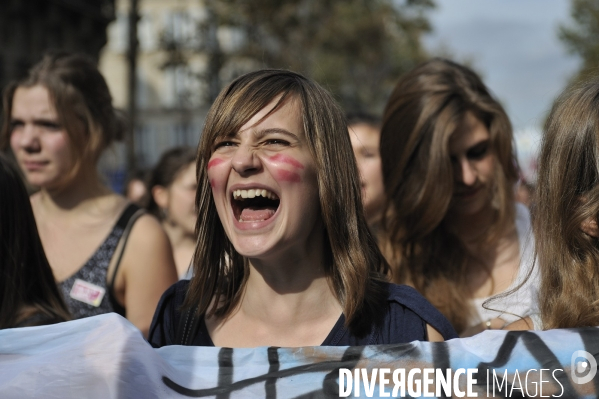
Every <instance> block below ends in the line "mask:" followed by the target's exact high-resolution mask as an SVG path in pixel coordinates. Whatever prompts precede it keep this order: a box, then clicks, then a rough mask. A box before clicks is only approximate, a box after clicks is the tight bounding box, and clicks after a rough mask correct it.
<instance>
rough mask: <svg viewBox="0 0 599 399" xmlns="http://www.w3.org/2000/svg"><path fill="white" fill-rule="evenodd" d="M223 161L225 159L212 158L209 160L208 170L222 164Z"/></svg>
mask: <svg viewBox="0 0 599 399" xmlns="http://www.w3.org/2000/svg"><path fill="white" fill-rule="evenodd" d="M223 162H225V161H224V160H223V159H220V158H214V159H213V160H211V161H210V162H208V170H210V168H211V167H213V166H216V165H219V164H221V163H223Z"/></svg>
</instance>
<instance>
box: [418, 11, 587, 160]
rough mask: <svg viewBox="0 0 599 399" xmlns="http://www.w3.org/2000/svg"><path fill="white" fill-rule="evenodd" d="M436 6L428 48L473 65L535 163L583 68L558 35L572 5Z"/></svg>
mask: <svg viewBox="0 0 599 399" xmlns="http://www.w3.org/2000/svg"><path fill="white" fill-rule="evenodd" d="M436 3H437V8H436V9H435V10H433V11H432V12H430V13H429V20H430V22H431V24H432V26H433V29H434V32H433V33H432V34H431V35H428V36H427V37H426V39H425V43H426V46H427V48H428V49H429V50H431V51H433V52H434V51H435V50H436V49H439V48H443V47H444V48H447V49H448V50H449V52H450V54H452V55H453V56H454V59H455V60H457V61H463V60H468V61H469V62H470V63H471V65H472V66H473V67H474V68H475V69H476V70H477V71H478V72H479V73H480V74H481V75H482V76H483V79H484V81H485V83H486V84H487V86H488V87H489V88H490V89H491V90H492V91H493V92H494V93H495V95H496V96H497V97H498V98H499V100H500V101H501V102H502V104H503V105H504V107H505V108H506V111H507V112H508V114H509V116H510V119H511V121H512V124H513V125H514V129H515V131H516V139H517V140H516V141H517V145H518V147H519V157H521V158H529V157H530V156H531V155H533V154H534V152H535V151H536V147H537V143H538V138H539V137H540V129H541V125H542V123H543V120H544V118H545V115H546V113H547V112H548V111H549V109H550V107H551V104H552V102H553V100H554V98H555V97H556V96H557V95H558V94H559V93H560V92H561V91H562V90H563V89H564V87H565V85H566V83H567V80H568V78H569V77H571V76H572V74H573V73H574V72H575V71H576V70H577V68H578V65H579V63H580V61H579V59H578V58H577V57H576V56H574V55H571V54H568V52H567V50H566V47H565V46H564V45H563V43H562V42H560V40H559V39H558V35H557V32H558V26H559V25H560V24H568V23H571V19H570V8H569V7H570V2H569V0H436ZM526 162H528V160H527V159H525V163H526ZM521 163H522V160H521ZM523 167H524V168H526V167H527V165H523Z"/></svg>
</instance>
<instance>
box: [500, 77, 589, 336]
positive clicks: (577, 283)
mask: <svg viewBox="0 0 599 399" xmlns="http://www.w3.org/2000/svg"><path fill="white" fill-rule="evenodd" d="M544 130H545V133H544V136H543V142H542V145H541V154H540V157H539V169H538V174H537V184H536V188H535V208H534V214H533V228H534V233H535V239H536V246H537V247H536V252H537V259H538V263H537V264H538V269H539V273H540V287H539V310H540V314H533V315H531V317H530V318H527V319H524V320H521V321H518V322H516V323H513V324H512V325H510V326H509V327H508V328H509V329H531V328H533V329H537V330H540V329H543V330H548V329H552V328H575V327H592V326H593V327H595V326H599V307H598V306H597V303H598V301H599V277H598V274H599V228H598V227H597V220H598V219H597V218H598V217H599V139H598V137H599V80H597V79H595V80H593V81H590V82H586V83H584V84H580V85H576V86H574V87H571V88H569V89H568V90H566V91H565V92H564V93H563V94H562V95H561V96H560V97H559V98H558V99H557V100H556V101H555V103H554V105H553V108H552V110H551V113H550V115H549V118H548V119H547V122H546V124H545V129H544Z"/></svg>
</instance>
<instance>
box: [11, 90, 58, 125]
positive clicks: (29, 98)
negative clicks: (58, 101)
mask: <svg viewBox="0 0 599 399" xmlns="http://www.w3.org/2000/svg"><path fill="white" fill-rule="evenodd" d="M11 117H13V118H23V117H31V118H48V119H54V118H56V117H57V113H56V108H55V107H54V102H53V101H52V98H51V97H50V92H49V91H48V89H47V88H46V87H44V86H41V85H36V86H32V87H22V86H20V87H17V89H16V90H15V93H14V95H13V101H12V110H11Z"/></svg>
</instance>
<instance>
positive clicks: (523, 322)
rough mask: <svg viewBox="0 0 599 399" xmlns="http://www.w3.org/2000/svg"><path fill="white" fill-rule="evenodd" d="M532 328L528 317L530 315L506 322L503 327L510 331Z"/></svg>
mask: <svg viewBox="0 0 599 399" xmlns="http://www.w3.org/2000/svg"><path fill="white" fill-rule="evenodd" d="M533 329H534V328H533V325H532V320H531V319H530V317H525V318H523V319H520V320H516V321H515V322H513V323H510V324H508V325H507V326H505V328H504V330H511V331H522V330H533Z"/></svg>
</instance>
